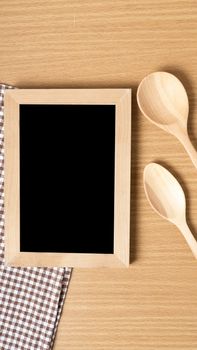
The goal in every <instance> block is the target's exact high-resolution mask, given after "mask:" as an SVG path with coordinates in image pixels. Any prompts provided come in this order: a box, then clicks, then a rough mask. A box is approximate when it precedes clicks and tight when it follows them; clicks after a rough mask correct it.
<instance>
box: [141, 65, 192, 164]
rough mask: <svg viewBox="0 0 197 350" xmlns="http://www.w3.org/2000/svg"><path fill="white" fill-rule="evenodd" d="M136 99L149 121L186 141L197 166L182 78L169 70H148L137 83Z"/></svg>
mask: <svg viewBox="0 0 197 350" xmlns="http://www.w3.org/2000/svg"><path fill="white" fill-rule="evenodd" d="M137 102H138V106H139V108H140V110H141V112H142V114H143V115H144V116H145V117H146V118H147V119H148V120H149V121H151V122H152V123H153V124H155V125H157V126H158V127H160V128H161V129H163V130H165V131H167V132H169V133H170V134H172V135H174V136H175V137H176V138H177V139H178V140H179V141H180V142H181V143H182V144H183V146H184V147H185V150H186V151H187V152H188V154H189V156H190V158H191V160H192V162H193V164H194V166H195V167H196V168H197V153H196V150H195V149H194V147H193V145H192V144H191V141H190V139H189V136H188V132H187V121H188V113H189V102H188V97H187V93H186V90H185V88H184V86H183V84H182V83H181V82H180V80H179V79H177V78H176V77H175V76H174V75H173V74H170V73H167V72H154V73H151V74H149V75H148V76H147V77H145V78H144V79H143V80H142V81H141V83H140V85H139V87H138V90H137Z"/></svg>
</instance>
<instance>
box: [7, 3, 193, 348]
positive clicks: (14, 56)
mask: <svg viewBox="0 0 197 350" xmlns="http://www.w3.org/2000/svg"><path fill="white" fill-rule="evenodd" d="M0 44H1V47H0V81H1V82H5V83H8V84H13V85H16V86H18V87H23V88H24V87H38V88H40V87H124V88H125V87H128V88H130V87H132V88H133V90H134V96H133V143H132V194H131V195H132V203H131V204H132V205H131V257H132V264H131V267H130V268H129V269H128V270H126V269H125V270H116V269H93V270H87V269H85V270H82V269H81V270H80V269H75V270H74V272H73V276H72V280H71V283H70V287H69V292H68V295H67V298H66V301H65V306H64V311H63V315H62V318H61V322H60V325H59V328H58V333H57V337H56V342H55V346H54V349H55V350H79V349H84V350H112V349H113V350H158V349H159V350H167V349H168V350H181V349H183V350H196V348H197V261H195V260H194V258H193V256H192V254H191V252H190V250H189V248H188V247H187V245H186V244H185V242H184V240H183V238H182V236H181V235H180V234H179V232H178V230H177V229H176V228H175V227H173V226H172V225H171V224H170V223H167V222H165V221H164V220H163V219H161V218H160V217H159V216H157V215H156V214H155V213H154V212H153V211H152V210H151V208H150V207H149V205H148V203H147V201H146V198H145V195H144V191H143V187H142V172H143V168H144V166H145V164H147V163H148V162H150V161H158V162H160V163H161V164H163V165H166V166H167V167H168V168H169V169H170V170H171V171H172V173H173V174H174V175H176V176H177V178H178V179H179V180H180V182H181V184H182V185H183V188H184V190H185V193H186V195H187V205H188V210H187V217H188V222H189V225H190V227H191V229H192V230H193V232H194V234H195V235H196V237H197V171H196V170H195V169H194V167H193V165H192V164H191V162H190V160H189V159H188V157H187V155H186V154H185V152H184V150H183V148H182V146H181V145H180V144H179V143H178V141H176V140H175V139H173V138H172V137H171V136H170V135H168V134H166V133H165V132H163V131H162V130H159V129H157V128H156V127H155V126H153V125H151V124H149V122H148V121H146V120H145V119H144V118H143V117H142V115H141V114H140V113H139V111H138V109H137V106H136V99H135V92H136V87H137V85H138V83H139V82H140V80H141V79H142V78H143V77H144V76H145V75H146V74H148V73H150V72H152V71H156V70H166V71H169V72H172V73H175V74H176V75H177V76H178V77H179V78H180V79H181V80H182V82H183V83H184V84H185V86H186V88H187V91H188V94H189V99H190V118H189V133H190V136H191V138H192V140H193V142H194V143H195V142H196V138H197V2H196V1H195V0H194V1H191V0H185V1H183V0H177V1H175V0H165V1H164V0H144V1H141V0H134V1H131V0H130V1H129V0H99V1H93V0H70V1H65V0H50V1H49V0H48V1H42V0H41V1H36V0H31V1H27V0H1V2H0ZM92 234H94V228H93V232H92Z"/></svg>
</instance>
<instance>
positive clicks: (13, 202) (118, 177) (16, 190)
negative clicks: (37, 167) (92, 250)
mask: <svg viewBox="0 0 197 350" xmlns="http://www.w3.org/2000/svg"><path fill="white" fill-rule="evenodd" d="M21 104H22V105H25V104H31V105H33V104H44V105H48V104H55V105H56V104H57V105H58V104H87V105H89V104H97V105H99V104H102V105H107V104H113V105H115V108H116V115H115V118H116V119H115V120H116V124H115V183H114V250H113V254H87V253H85V254H83V253H67V252H65V253H50V252H49V253H47V252H44V253H43V252H41V253H40V252H24V251H20V165H19V163H20V161H19V152H20V150H19V147H20V142H19V141H20V140H19V137H20V136H19V118H20V116H19V114H20V112H19V106H20V105H21ZM4 106H5V109H4V112H5V113H4V116H5V117H4V118H5V121H4V133H5V262H6V264H7V265H9V266H39V267H41V266H46V267H55V266H56V267H63V266H72V267H128V266H129V251H130V168H131V89H13V90H12V89H10V90H7V91H6V93H5V100H4Z"/></svg>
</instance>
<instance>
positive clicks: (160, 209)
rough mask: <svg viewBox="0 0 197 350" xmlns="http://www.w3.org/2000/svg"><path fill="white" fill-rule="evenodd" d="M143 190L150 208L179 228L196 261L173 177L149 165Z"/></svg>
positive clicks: (196, 252)
mask: <svg viewBox="0 0 197 350" xmlns="http://www.w3.org/2000/svg"><path fill="white" fill-rule="evenodd" d="M144 189H145V193H146V196H147V199H148V201H149V203H150V205H151V207H152V208H153V209H154V210H155V211H156V212H157V213H158V214H159V215H161V216H162V217H163V218H165V219H166V220H168V221H170V222H172V223H173V224H174V225H176V226H177V227H178V228H179V230H180V231H181V232H182V234H183V236H184V238H185V239H186V241H187V243H188V245H189V247H190V248H191V250H192V252H193V254H194V256H195V258H196V259H197V242H196V240H195V238H194V236H193V235H192V233H191V231H190V229H189V227H188V225H187V222H186V203H185V195H184V192H183V190H182V187H181V186H180V184H179V183H178V181H177V180H176V179H175V177H174V176H173V175H172V174H171V173H170V172H169V171H168V170H166V169H165V168H164V167H162V166H161V165H159V164H157V163H150V164H148V165H147V166H146V167H145V169H144Z"/></svg>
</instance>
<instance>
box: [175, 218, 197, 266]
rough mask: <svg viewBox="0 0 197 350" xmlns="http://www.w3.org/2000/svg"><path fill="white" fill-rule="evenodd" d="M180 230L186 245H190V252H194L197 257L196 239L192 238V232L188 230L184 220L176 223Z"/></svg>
mask: <svg viewBox="0 0 197 350" xmlns="http://www.w3.org/2000/svg"><path fill="white" fill-rule="evenodd" d="M178 227H179V229H180V231H181V232H182V234H183V236H184V238H185V240H186V242H187V244H188V246H189V247H190V249H191V251H192V253H193V254H194V256H195V258H196V259H197V241H196V239H195V238H194V236H193V234H192V232H191V231H190V228H189V227H188V225H187V223H186V222H184V223H182V224H181V225H178Z"/></svg>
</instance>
